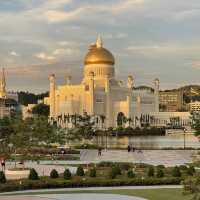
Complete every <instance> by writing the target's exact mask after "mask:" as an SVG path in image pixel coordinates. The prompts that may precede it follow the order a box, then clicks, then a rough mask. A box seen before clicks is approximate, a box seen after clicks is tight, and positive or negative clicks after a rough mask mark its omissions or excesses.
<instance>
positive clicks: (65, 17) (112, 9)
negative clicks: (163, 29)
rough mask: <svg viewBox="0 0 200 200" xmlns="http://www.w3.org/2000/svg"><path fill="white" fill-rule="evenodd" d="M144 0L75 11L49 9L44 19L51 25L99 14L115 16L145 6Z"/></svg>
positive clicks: (84, 6)
mask: <svg viewBox="0 0 200 200" xmlns="http://www.w3.org/2000/svg"><path fill="white" fill-rule="evenodd" d="M143 4H144V0H121V1H119V2H118V3H113V4H111V5H109V6H108V5H103V4H99V5H97V4H95V5H89V4H86V5H81V6H80V7H77V8H75V9H73V10H68V11H64V10H62V9H61V10H60V9H47V10H46V11H45V12H44V15H43V17H44V19H46V20H47V21H48V22H49V23H59V22H63V21H71V20H78V19H82V18H87V19H92V18H93V17H91V16H95V15H98V14H101V15H102V14H103V13H104V14H105V13H109V14H114V15H117V14H119V13H123V12H126V11H128V10H132V9H133V8H136V6H139V5H143Z"/></svg>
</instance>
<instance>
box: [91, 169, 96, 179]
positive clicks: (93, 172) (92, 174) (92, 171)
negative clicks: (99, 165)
mask: <svg viewBox="0 0 200 200" xmlns="http://www.w3.org/2000/svg"><path fill="white" fill-rule="evenodd" d="M96 176H97V172H96V169H95V168H92V169H91V170H90V177H96Z"/></svg>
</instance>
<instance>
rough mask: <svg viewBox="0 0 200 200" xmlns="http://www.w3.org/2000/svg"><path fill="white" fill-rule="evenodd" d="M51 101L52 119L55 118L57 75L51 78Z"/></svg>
mask: <svg viewBox="0 0 200 200" xmlns="http://www.w3.org/2000/svg"><path fill="white" fill-rule="evenodd" d="M49 87H50V88H49V101H50V118H54V117H55V104H56V101H55V89H56V88H55V87H56V86H55V75H54V74H52V75H50V76H49Z"/></svg>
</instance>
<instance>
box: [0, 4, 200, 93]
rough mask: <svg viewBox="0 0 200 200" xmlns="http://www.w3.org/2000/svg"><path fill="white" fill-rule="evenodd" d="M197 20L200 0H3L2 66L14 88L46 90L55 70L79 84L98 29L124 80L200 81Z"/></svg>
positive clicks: (0, 22)
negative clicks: (84, 62)
mask: <svg viewBox="0 0 200 200" xmlns="http://www.w3.org/2000/svg"><path fill="white" fill-rule="evenodd" d="M199 21H200V1H199V0H190V1H188V0H167V1H166V0H1V1H0V27H1V28H0V44H1V45H0V61H1V62H0V63H1V64H0V65H1V66H3V67H5V68H6V72H7V82H8V83H7V85H8V88H9V89H10V90H30V91H35V92H40V91H44V90H47V89H48V75H49V74H50V73H55V74H56V75H57V81H58V83H62V82H64V76H65V75H66V74H71V75H72V76H73V81H74V82H78V81H79V80H80V79H81V76H82V69H83V59H84V56H85V54H86V52H87V49H88V46H89V45H90V44H91V43H93V42H94V41H95V40H96V37H97V34H98V33H100V34H101V36H102V38H103V41H104V46H105V47H106V48H108V49H109V50H110V51H111V52H112V53H113V54H114V56H115V58H116V72H117V77H118V78H119V79H122V80H124V81H125V80H126V78H127V76H128V74H132V75H133V76H134V77H135V80H136V84H137V85H141V84H146V85H150V86H151V85H152V81H153V79H155V78H159V79H160V82H161V88H175V87H179V86H182V85H185V84H190V83H193V84H200V26H199Z"/></svg>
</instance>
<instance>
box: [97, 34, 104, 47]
mask: <svg viewBox="0 0 200 200" xmlns="http://www.w3.org/2000/svg"><path fill="white" fill-rule="evenodd" d="M102 46H103V42H102V39H101V35H100V34H98V37H97V41H96V47H97V48H101V47H102Z"/></svg>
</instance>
